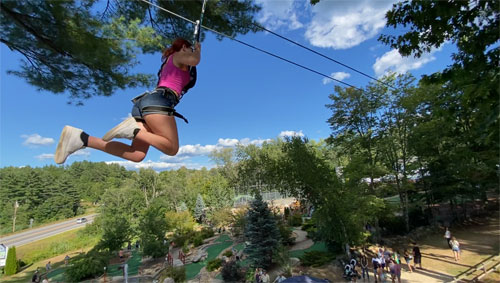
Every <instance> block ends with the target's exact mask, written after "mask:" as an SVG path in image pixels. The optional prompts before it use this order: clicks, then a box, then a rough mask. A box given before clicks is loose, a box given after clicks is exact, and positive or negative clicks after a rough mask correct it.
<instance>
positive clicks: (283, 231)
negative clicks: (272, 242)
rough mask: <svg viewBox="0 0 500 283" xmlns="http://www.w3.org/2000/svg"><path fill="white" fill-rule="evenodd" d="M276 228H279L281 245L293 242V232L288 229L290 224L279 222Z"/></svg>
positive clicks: (288, 244)
mask: <svg viewBox="0 0 500 283" xmlns="http://www.w3.org/2000/svg"><path fill="white" fill-rule="evenodd" d="M278 229H279V230H280V236H281V244H282V245H285V246H290V245H293V244H294V243H295V237H293V236H292V235H293V232H292V229H290V226H288V225H286V224H285V223H283V222H280V223H279V224H278Z"/></svg>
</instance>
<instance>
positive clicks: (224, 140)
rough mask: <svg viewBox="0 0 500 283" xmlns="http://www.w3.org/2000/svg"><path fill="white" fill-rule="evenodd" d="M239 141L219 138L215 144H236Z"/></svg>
mask: <svg viewBox="0 0 500 283" xmlns="http://www.w3.org/2000/svg"><path fill="white" fill-rule="evenodd" d="M239 142H240V141H239V140H237V139H219V140H218V141H217V145H220V146H229V147H230V146H236V145H237V144H238V143H239Z"/></svg>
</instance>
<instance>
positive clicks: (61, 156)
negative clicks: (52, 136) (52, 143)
mask: <svg viewBox="0 0 500 283" xmlns="http://www.w3.org/2000/svg"><path fill="white" fill-rule="evenodd" d="M82 132H83V130H81V129H77V128H74V127H71V126H65V127H64V129H63V130H62V132H61V137H60V138H59V143H58V144H57V149H56V155H55V156H54V161H55V162H56V163H57V164H63V163H64V161H66V158H68V156H69V155H70V154H72V153H73V152H75V151H77V150H79V149H82V148H84V146H83V141H82V139H81V138H80V135H81V134H82Z"/></svg>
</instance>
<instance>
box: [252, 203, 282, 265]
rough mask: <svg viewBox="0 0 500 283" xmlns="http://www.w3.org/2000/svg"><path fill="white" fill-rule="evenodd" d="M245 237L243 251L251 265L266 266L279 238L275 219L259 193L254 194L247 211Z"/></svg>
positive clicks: (269, 262) (277, 244)
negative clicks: (246, 243)
mask: <svg viewBox="0 0 500 283" xmlns="http://www.w3.org/2000/svg"><path fill="white" fill-rule="evenodd" d="M245 238H246V239H247V241H248V242H249V244H248V245H247V246H246V247H245V253H246V254H247V255H248V259H249V260H250V262H251V265H252V266H253V267H263V268H268V267H269V266H270V265H271V262H272V259H273V254H274V252H275V251H276V250H277V248H278V246H279V243H280V241H281V239H280V232H279V230H278V228H277V225H276V220H275V219H274V216H273V215H272V213H271V211H270V209H269V208H268V206H267V203H265V202H264V201H262V196H261V195H260V194H257V195H256V197H255V200H254V201H252V203H251V206H250V208H249V210H248V212H247V226H246V229H245Z"/></svg>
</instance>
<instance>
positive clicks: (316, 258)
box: [300, 251, 334, 267]
mask: <svg viewBox="0 0 500 283" xmlns="http://www.w3.org/2000/svg"><path fill="white" fill-rule="evenodd" d="M333 258H334V257H333V255H332V254H331V253H329V252H323V251H310V252H306V253H304V255H302V256H301V257H300V264H301V265H303V266H312V267H320V266H322V265H324V264H327V263H329V262H330V261H332V260H333Z"/></svg>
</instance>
